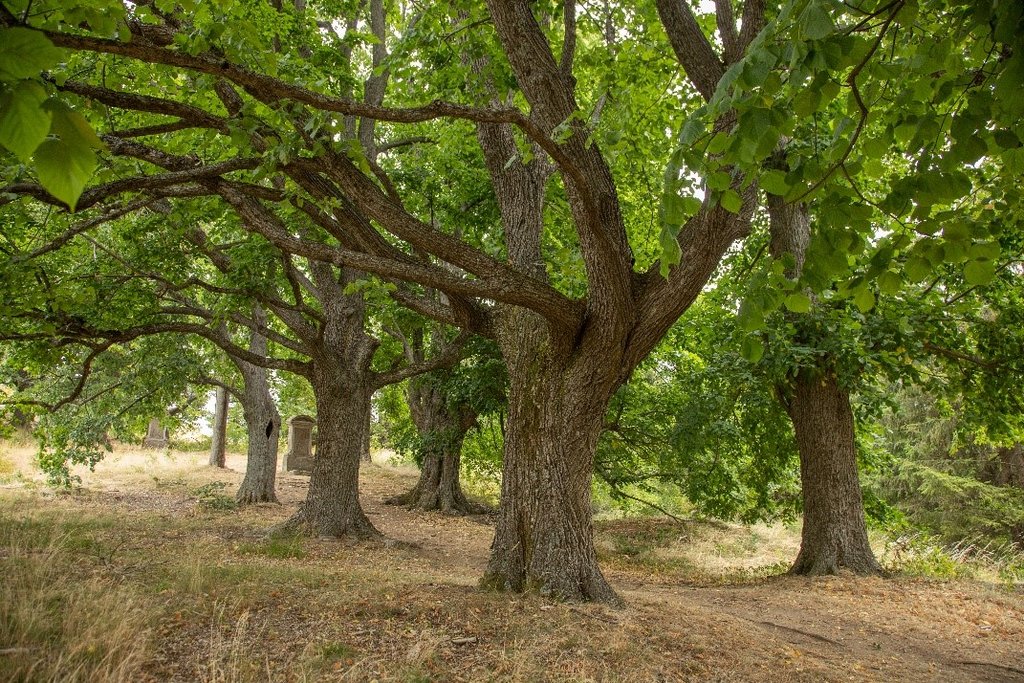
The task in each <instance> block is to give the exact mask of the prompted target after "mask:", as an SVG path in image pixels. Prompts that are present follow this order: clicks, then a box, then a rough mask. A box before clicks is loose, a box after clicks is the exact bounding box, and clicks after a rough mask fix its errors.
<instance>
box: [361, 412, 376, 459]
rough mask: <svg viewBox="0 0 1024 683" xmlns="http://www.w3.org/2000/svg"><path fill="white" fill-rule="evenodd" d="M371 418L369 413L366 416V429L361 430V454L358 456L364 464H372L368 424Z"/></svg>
mask: <svg viewBox="0 0 1024 683" xmlns="http://www.w3.org/2000/svg"><path fill="white" fill-rule="evenodd" d="M371 419H372V416H371V415H370V413H367V414H366V427H365V428H364V429H363V452H362V453H361V454H360V458H361V459H362V461H363V462H365V463H372V462H373V458H371V457H370V422H371Z"/></svg>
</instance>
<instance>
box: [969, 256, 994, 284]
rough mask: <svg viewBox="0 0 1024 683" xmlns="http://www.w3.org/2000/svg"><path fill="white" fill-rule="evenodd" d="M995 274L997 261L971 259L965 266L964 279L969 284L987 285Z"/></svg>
mask: <svg viewBox="0 0 1024 683" xmlns="http://www.w3.org/2000/svg"><path fill="white" fill-rule="evenodd" d="M995 276H996V264H995V261H971V262H970V263H968V264H967V265H966V266H964V279H965V280H967V284H969V285H976V286H977V285H987V284H988V283H990V282H992V280H993V279H994V278H995Z"/></svg>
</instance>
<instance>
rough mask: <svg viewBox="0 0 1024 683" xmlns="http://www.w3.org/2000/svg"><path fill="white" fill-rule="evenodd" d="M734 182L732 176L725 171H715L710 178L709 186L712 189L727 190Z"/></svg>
mask: <svg viewBox="0 0 1024 683" xmlns="http://www.w3.org/2000/svg"><path fill="white" fill-rule="evenodd" d="M731 184H732V176H731V175H729V174H728V173H726V172H725V171H715V172H714V173H712V174H711V176H710V177H709V178H708V188H709V189H712V190H725V189H728V187H729V185H731Z"/></svg>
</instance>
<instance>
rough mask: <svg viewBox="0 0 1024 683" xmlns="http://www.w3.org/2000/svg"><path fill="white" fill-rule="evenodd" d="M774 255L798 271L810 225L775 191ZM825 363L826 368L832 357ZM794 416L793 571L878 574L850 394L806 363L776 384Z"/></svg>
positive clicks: (771, 207)
mask: <svg viewBox="0 0 1024 683" xmlns="http://www.w3.org/2000/svg"><path fill="white" fill-rule="evenodd" d="M768 213H769V217H770V219H771V221H770V224H771V254H772V256H773V257H775V258H782V257H783V256H784V255H786V254H789V255H791V256H792V257H793V263H792V264H791V266H790V267H789V268H788V269H787V273H786V275H787V276H788V277H791V278H799V276H800V273H801V270H802V268H803V263H804V257H805V255H806V252H807V246H808V245H809V244H810V238H811V226H810V218H809V216H808V213H807V207H806V206H804V205H802V204H787V203H785V202H783V201H782V199H781V198H780V197H777V196H775V195H770V196H769V200H768ZM821 366H822V367H825V368H827V367H828V359H827V358H826V359H823V360H822V362H821ZM779 394H780V396H782V397H784V400H785V406H786V411H787V412H788V413H789V417H790V419H791V420H792V422H793V430H794V432H795V433H796V445H797V450H798V451H799V453H800V481H801V489H802V492H803V501H804V526H803V532H802V537H801V541H800V553H799V554H798V555H797V559H796V562H795V563H794V564H793V567H792V568H791V569H790V572H792V573H794V574H810V575H820V574H836V573H838V572H839V571H840V570H843V569H845V570H849V571H853V572H855V573H857V574H877V573H880V572H881V567H880V566H879V564H878V561H877V560H875V556H874V554H873V553H872V551H871V546H870V544H869V543H868V530H867V525H866V523H865V521H864V501H863V498H862V497H861V491H860V480H859V477H858V472H857V445H856V433H855V425H854V420H853V409H852V407H851V406H850V395H849V393H847V392H846V391H845V390H844V389H842V388H841V387H840V386H839V383H838V381H837V379H836V377H835V376H834V375H833V374H832V373H831V372H830V371H828V370H823V371H820V372H813V371H811V370H809V369H802V370H801V371H800V374H799V375H798V376H797V377H795V378H794V380H793V387H792V391H791V392H790V391H789V390H787V388H786V387H780V388H779Z"/></svg>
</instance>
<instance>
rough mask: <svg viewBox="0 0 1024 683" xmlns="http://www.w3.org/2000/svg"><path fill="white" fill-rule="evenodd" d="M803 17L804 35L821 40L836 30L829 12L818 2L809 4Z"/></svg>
mask: <svg viewBox="0 0 1024 683" xmlns="http://www.w3.org/2000/svg"><path fill="white" fill-rule="evenodd" d="M802 18H803V24H804V35H805V36H806V37H807V38H809V39H810V40H821V39H822V38H824V37H825V36H827V35H829V34H830V33H832V31H833V30H835V26H833V24H832V18H831V17H830V16H829V15H828V12H827V11H825V8H824V7H822V6H821V5H819V4H818V3H816V2H812V3H810V4H809V5H807V9H805V10H804V13H803V17H802Z"/></svg>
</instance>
